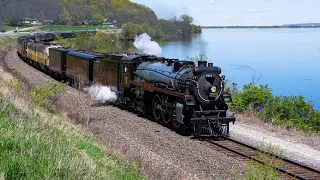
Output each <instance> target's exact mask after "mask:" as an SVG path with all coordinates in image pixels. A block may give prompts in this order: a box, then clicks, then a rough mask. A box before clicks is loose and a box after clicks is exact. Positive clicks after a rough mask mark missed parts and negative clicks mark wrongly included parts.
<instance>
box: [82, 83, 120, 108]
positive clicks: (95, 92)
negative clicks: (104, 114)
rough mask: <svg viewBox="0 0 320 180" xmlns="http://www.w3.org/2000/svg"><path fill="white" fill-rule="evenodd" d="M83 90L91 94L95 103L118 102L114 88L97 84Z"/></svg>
mask: <svg viewBox="0 0 320 180" xmlns="http://www.w3.org/2000/svg"><path fill="white" fill-rule="evenodd" d="M83 90H84V91H85V92H87V93H89V94H90V97H91V99H92V101H93V102H94V103H106V102H114V101H116V100H117V94H116V93H115V92H114V90H115V88H114V87H110V86H102V85H100V84H95V85H92V86H90V87H87V88H84V89H83Z"/></svg>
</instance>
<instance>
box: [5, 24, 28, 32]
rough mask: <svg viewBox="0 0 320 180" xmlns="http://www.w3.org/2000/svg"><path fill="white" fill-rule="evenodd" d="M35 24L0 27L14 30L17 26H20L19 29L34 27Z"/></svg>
mask: <svg viewBox="0 0 320 180" xmlns="http://www.w3.org/2000/svg"><path fill="white" fill-rule="evenodd" d="M32 26H33V25H20V26H2V27H0V29H4V30H6V31H13V30H16V27H18V29H23V28H28V27H32Z"/></svg>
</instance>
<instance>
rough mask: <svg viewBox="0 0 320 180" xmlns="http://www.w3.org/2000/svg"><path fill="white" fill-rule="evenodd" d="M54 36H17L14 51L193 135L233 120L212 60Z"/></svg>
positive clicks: (222, 130)
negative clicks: (103, 88)
mask: <svg viewBox="0 0 320 180" xmlns="http://www.w3.org/2000/svg"><path fill="white" fill-rule="evenodd" d="M91 33H92V32H91ZM36 39H37V40H36ZM53 39H54V35H52V36H49V38H48V34H47V35H46V34H41V35H39V36H37V35H35V37H30V36H27V37H20V38H19V39H18V55H19V56H20V57H21V58H22V59H23V60H25V61H26V62H28V63H30V64H32V65H33V66H35V67H37V68H39V69H41V70H43V71H45V72H47V73H48V74H50V75H54V76H55V77H58V78H59V79H62V80H64V81H66V82H69V83H70V85H76V84H80V85H81V87H83V86H90V85H92V84H102V85H108V86H116V87H117V94H118V100H117V102H118V103H120V104H125V105H126V106H130V107H132V108H133V109H134V110H136V111H138V112H142V113H150V114H152V116H153V118H154V119H155V120H156V121H161V122H162V123H165V124H168V125H169V124H170V126H173V127H174V128H175V129H176V130H179V131H185V132H186V131H187V132H191V133H192V134H193V135H194V136H197V137H219V136H224V135H227V134H229V123H230V122H233V123H234V122H235V117H234V116H227V110H228V106H227V102H230V101H231V97H230V96H229V95H226V94H225V93H224V86H225V84H224V78H225V77H224V76H220V74H221V69H220V68H219V67H215V66H213V65H212V64H211V63H209V64H208V65H207V62H205V61H199V62H198V65H197V66H196V65H195V64H194V62H192V61H181V60H178V59H166V58H159V57H155V56H146V55H138V54H103V53H96V52H87V51H79V50H73V49H68V48H65V47H61V46H56V45H54V44H52V43H51V41H52V40H53ZM45 41H46V42H45Z"/></svg>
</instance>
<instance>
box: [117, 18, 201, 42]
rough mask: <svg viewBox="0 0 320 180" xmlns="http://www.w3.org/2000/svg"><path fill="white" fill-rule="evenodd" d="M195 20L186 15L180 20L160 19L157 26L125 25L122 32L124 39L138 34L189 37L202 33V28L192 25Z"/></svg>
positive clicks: (130, 23) (145, 24) (146, 24)
mask: <svg viewBox="0 0 320 180" xmlns="http://www.w3.org/2000/svg"><path fill="white" fill-rule="evenodd" d="M192 21H193V18H192V17H191V16H188V15H186V14H183V15H181V16H180V19H178V18H176V17H174V18H171V19H169V20H165V19H159V20H158V21H157V22H156V23H155V24H153V25H151V24H149V23H147V22H144V23H133V22H128V23H126V24H125V26H124V28H123V31H122V38H124V39H133V38H134V37H135V36H136V35H137V34H142V33H144V32H146V33H147V34H149V35H150V36H151V37H156V38H161V37H162V38H163V37H164V38H166V37H171V36H178V35H188V34H197V33H201V31H202V29H201V27H200V26H197V25H194V24H191V23H192Z"/></svg>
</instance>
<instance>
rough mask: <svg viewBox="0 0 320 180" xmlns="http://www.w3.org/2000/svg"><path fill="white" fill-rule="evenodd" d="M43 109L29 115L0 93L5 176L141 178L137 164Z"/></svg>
mask: <svg viewBox="0 0 320 180" xmlns="http://www.w3.org/2000/svg"><path fill="white" fill-rule="evenodd" d="M43 111H44V110H41V111H38V112H40V113H33V115H27V114H25V113H22V112H21V111H20V110H19V109H17V108H16V107H14V106H13V105H12V104H11V103H10V102H9V101H8V100H6V99H5V98H4V97H3V96H2V95H1V96H0V162H1V163H0V174H1V173H3V174H4V177H5V179H142V177H141V176H140V174H139V172H138V170H137V166H136V165H134V164H126V163H124V162H122V161H120V160H119V158H117V157H116V156H115V155H112V154H108V153H106V152H105V151H104V148H103V146H102V145H100V144H99V143H98V142H97V141H95V140H93V139H92V138H90V137H89V136H87V135H86V134H84V133H82V132H80V131H79V130H77V129H76V128H75V127H73V126H72V125H70V124H68V123H67V122H65V121H63V120H61V119H59V118H58V117H57V116H55V115H54V114H50V113H48V112H47V111H45V112H43Z"/></svg>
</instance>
